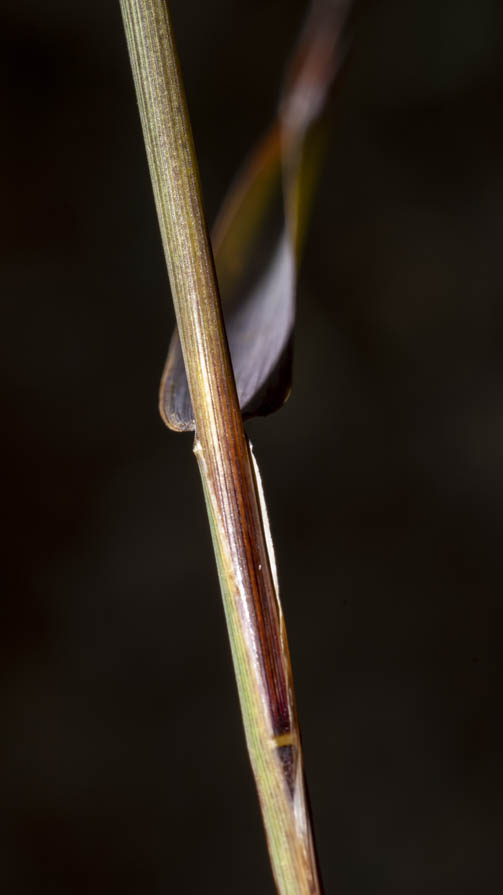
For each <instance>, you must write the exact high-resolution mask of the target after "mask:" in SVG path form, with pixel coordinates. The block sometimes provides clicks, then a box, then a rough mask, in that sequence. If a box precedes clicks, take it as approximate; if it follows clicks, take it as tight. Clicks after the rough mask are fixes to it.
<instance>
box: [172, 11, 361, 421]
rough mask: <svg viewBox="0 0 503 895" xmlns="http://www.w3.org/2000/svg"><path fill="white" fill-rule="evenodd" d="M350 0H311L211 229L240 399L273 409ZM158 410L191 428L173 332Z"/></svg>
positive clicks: (286, 369)
mask: <svg viewBox="0 0 503 895" xmlns="http://www.w3.org/2000/svg"><path fill="white" fill-rule="evenodd" d="M347 8H348V2H347V0H321V2H317V3H314V4H313V6H312V10H311V13H310V15H309V16H308V19H307V22H306V25H305V28H304V30H303V32H302V34H301V37H300V40H299V42H298V45H297V48H296V51H295V53H294V55H293V58H292V62H291V64H290V66H289V70H288V73H287V77H286V79H285V88H284V91H283V95H282V97H281V100H280V103H279V109H278V117H277V120H276V121H275V122H274V123H273V125H272V127H271V128H270V130H269V131H268V133H267V134H266V135H265V137H264V138H263V139H262V140H261V141H260V143H259V145H258V147H257V148H256V150H255V152H254V153H253V154H252V156H251V158H250V160H249V161H248V164H247V165H245V168H244V170H243V172H242V174H241V175H240V176H239V177H238V178H237V180H236V182H235V184H234V185H233V187H232V188H231V190H230V193H229V195H228V197H227V199H226V200H225V202H224V204H223V207H222V209H221V212H220V214H219V217H218V219H217V222H216V225H215V228H214V232H213V248H214V257H215V266H216V270H217V275H218V281H219V286H220V294H221V297H222V301H223V310H224V318H225V324H226V330H227V339H228V342H229V349H230V354H231V358H232V365H233V369H234V376H235V380H236V388H237V393H238V398H239V405H240V408H241V411H242V413H243V415H244V416H245V417H251V416H262V415H265V414H268V413H272V412H274V411H275V410H277V409H279V408H280V407H281V406H282V405H283V404H284V403H285V401H286V400H287V398H288V395H289V393H290V389H291V368H292V346H293V327H294V321H295V298H296V280H297V268H298V261H299V257H300V251H301V245H302V242H303V235H304V232H305V226H306V220H307V217H308V208H309V205H310V199H311V197H312V194H313V192H314V185H315V182H316V176H315V175H316V170H317V167H318V164H317V161H318V157H319V153H317V152H316V146H317V142H318V134H317V130H316V123H317V122H318V120H319V118H320V116H321V114H322V112H323V109H324V105H325V101H326V98H327V95H328V92H329V88H330V86H331V83H332V81H333V78H334V76H335V74H336V71H337V69H338V67H339V65H340V58H339V57H340V55H341V54H340V53H339V43H340V40H339V38H340V35H341V31H342V26H343V23H344V19H345V14H346V11H347ZM160 413H161V416H162V418H163V420H164V422H165V423H166V424H167V426H169V428H171V429H175V430H176V431H179V432H180V431H182V432H183V431H191V430H193V429H194V428H195V424H194V415H193V411H192V404H191V400H190V395H189V390H188V384H187V378H186V375H185V367H184V362H183V357H182V352H181V347H180V341H179V338H178V334H177V332H176V331H175V333H174V335H173V338H172V340H171V345H170V348H169V353H168V358H167V362H166V366H165V369H164V373H163V377H162V380H161V389H160Z"/></svg>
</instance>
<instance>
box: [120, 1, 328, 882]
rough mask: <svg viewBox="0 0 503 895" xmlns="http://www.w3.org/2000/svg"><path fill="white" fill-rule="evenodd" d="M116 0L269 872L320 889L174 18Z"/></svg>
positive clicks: (287, 671)
mask: <svg viewBox="0 0 503 895" xmlns="http://www.w3.org/2000/svg"><path fill="white" fill-rule="evenodd" d="M121 7H122V13H123V18H124V23H125V28H126V34H127V40H128V46H129V53H130V58H131V64H132V69H133V74H134V79H135V85H136V92H137V97H138V104H139V108H140V114H141V120H142V125H143V132H144V138H145V145H146V149H147V156H148V161H149V166H150V173H151V178H152V184H153V189H154V195H155V201H156V206H157V214H158V218H159V224H160V229H161V235H162V240H163V245H164V251H165V255H166V261H167V265H168V271H169V278H170V283H171V290H172V294H173V300H174V305H175V311H176V318H177V324H178V331H179V334H180V341H181V346H182V352H183V357H184V362H185V368H186V373H187V379H188V384H189V391H190V397H191V401H192V407H193V412H194V419H195V444H194V451H195V454H196V457H197V461H198V464H199V468H200V472H201V477H202V482H203V487H204V492H205V497H206V502H207V508H208V514H209V518H210V523H211V529H212V536H213V543H214V548H215V554H216V558H217V565H218V571H219V578H220V585H221V589H222V596H223V601H224V607H225V613H226V618H227V625H228V630H229V637H230V642H231V648H232V654H233V660H234V668H235V673H236V678H237V683H238V690H239V698H240V704H241V711H242V715H243V723H244V728H245V733H246V740H247V745H248V750H249V754H250V760H251V764H252V768H253V772H254V775H255V780H256V784H257V789H258V794H259V799H260V805H261V809H262V814H263V820H264V826H265V830H266V835H267V840H268V846H269V852H270V856H271V864H272V869H273V873H274V878H275V881H276V885H277V888H278V891H279V893H281V895H316V893H319V892H320V884H319V879H318V872H317V867H316V860H315V856H314V849H313V843H312V835H311V828H310V821H309V814H308V810H307V805H306V795H305V788H304V779H303V768H302V753H301V744H300V737H299V728H298V724H297V717H296V709H295V700H294V694H293V684H292V675H291V667H290V659H289V653H288V645H287V639H286V631H285V626H284V621H283V614H282V611H281V606H280V603H279V599H278V590H277V581H276V573H275V565H274V556H273V552H272V545H271V540H270V535H269V531H268V522H267V515H266V512H265V507H264V503H263V497H262V491H261V486H260V481H259V478H258V471H257V468H256V465H255V463H254V460H253V457H252V454H251V449H250V447H249V444H248V442H247V439H246V436H245V433H244V429H243V422H242V416H241V412H240V409H239V405H238V400H237V395H236V388H235V384H234V377H233V372H232V367H231V362H230V357H229V351H228V346H227V340H226V335H225V330H224V325H223V318H222V312H221V306H220V300H219V295H218V287H217V282H216V277H215V272H214V265H213V259H212V253H211V248H210V243H209V239H208V231H207V226H206V221H205V217H204V213H203V209H202V203H201V191H200V186H199V176H198V168H197V162H196V156H195V151H194V145H193V139H192V134H191V130H190V124H189V118H188V114H187V108H186V102H185V97H184V91H183V87H182V82H181V77H180V70H179V65H178V61H177V55H176V50H175V46H174V42H173V34H172V27H171V22H170V18H169V14H168V10H167V6H166V3H165V2H164V0H121Z"/></svg>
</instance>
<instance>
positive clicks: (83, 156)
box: [0, 0, 503, 895]
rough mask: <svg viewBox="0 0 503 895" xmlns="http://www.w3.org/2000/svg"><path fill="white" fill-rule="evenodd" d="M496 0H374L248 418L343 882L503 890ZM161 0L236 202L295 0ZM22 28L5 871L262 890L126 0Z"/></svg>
mask: <svg viewBox="0 0 503 895" xmlns="http://www.w3.org/2000/svg"><path fill="white" fill-rule="evenodd" d="M500 7H501V3H500V2H499V0H492V2H491V0H471V2H470V0H448V2H441V3H439V2H437V0H395V2H393V0H383V2H375V3H366V4H365V5H362V6H360V7H359V9H358V11H357V16H356V20H355V25H354V32H353V52H352V56H351V59H350V61H349V65H348V67H347V70H346V73H345V76H344V78H343V80H342V82H341V85H340V89H339V92H338V94H337V97H336V99H335V101H334V103H333V105H332V119H333V124H332V138H331V144H330V148H329V151H328V154H327V161H326V169H325V173H324V179H323V182H322V185H321V189H320V190H319V193H318V197H317V200H316V203H315V209H314V215H313V222H312V228H311V231H310V237H309V241H308V246H307V251H306V257H305V263H304V267H303V272H302V276H301V282H300V292H299V323H298V328H297V339H296V364H295V386H294V391H293V395H292V398H291V399H290V402H289V403H288V405H287V406H286V407H285V408H284V409H283V410H282V411H281V412H280V413H279V414H278V415H277V416H275V417H271V418H269V419H266V420H261V421H256V422H255V423H253V424H252V425H251V426H250V429H251V431H252V436H253V439H254V442H255V446H256V452H257V456H258V459H259V462H260V464H261V467H262V473H263V478H264V484H265V488H266V493H267V496H268V502H269V508H270V516H271V522H272V527H273V533H274V535H275V540H276V545H277V554H278V561H279V569H280V579H281V583H282V593H283V602H284V607H285V613H286V617H287V622H288V627H289V635H290V645H291V651H292V655H293V662H294V672H295V678H296V685H297V694H298V701H299V709H300V714H301V720H302V727H303V734H304V744H305V754H306V764H307V772H308V777H309V781H310V789H311V796H312V802H313V810H314V816H315V823H316V828H317V831H318V842H319V851H320V855H321V864H322V870H323V875H324V878H325V882H326V889H327V893H344V895H349V893H355V895H356V893H358V895H370V893H376V895H377V893H386V895H388V893H399V895H416V893H417V895H419V893H426V892H427V893H429V895H437V893H438V895H440V893H442V895H445V893H453V895H454V893H456V895H464V893H466V895H468V893H470V895H472V893H473V895H475V893H477V895H478V893H484V895H492V893H497V892H500V891H501V890H502V883H503V880H502V873H501V834H502V823H501V816H502V800H501V783H502V779H501V778H502V773H501V742H500V740H499V728H500V720H501V719H500V713H501V690H500V678H499V674H498V671H499V669H500V667H501V652H500V650H501V636H502V601H501V580H502V565H503V563H502V557H501V522H502V510H503V464H502V452H503V417H502V413H501V398H502V380H503V360H502V353H501V348H502V342H503V330H502V324H503V308H502V292H503V266H502V251H501V244H502V223H503V127H502V115H501V106H502V88H503V54H502V49H503V27H502V21H501V11H500ZM172 10H173V16H174V21H175V26H176V31H177V35H178V43H179V50H180V55H181V59H182V65H183V70H184V73H185V77H186V87H187V93H188V98H189V105H190V109H191V113H192V117H193V126H194V132H195V138H196V144H197V148H198V152H199V156H200V165H201V174H202V180H203V185H204V192H205V196H206V200H207V207H208V213H209V217H210V218H213V217H214V214H215V212H216V209H217V207H218V204H219V201H220V199H221V197H222V195H223V193H224V191H225V188H226V186H227V185H228V183H229V180H230V178H231V177H232V175H233V173H234V171H235V170H236V167H237V166H238V164H239V163H240V161H241V159H242V158H243V156H244V154H245V153H246V151H247V150H248V149H249V147H250V146H251V144H252V143H253V140H254V139H255V138H256V137H257V135H258V134H259V133H260V132H261V131H262V129H263V128H264V127H265V126H266V125H267V123H268V121H269V120H270V117H271V115H272V114H273V110H274V104H275V98H276V95H277V88H278V84H279V80H280V76H281V72H282V70H283V65H284V60H285V58H286V57H287V55H288V52H289V49H290V48H291V46H292V43H293V41H294V39H295V34H296V32H297V29H298V27H299V24H300V22H301V20H302V15H303V10H304V4H303V3H302V2H297V0H295V2H294V0H268V2H259V0H253V2H251V0H250V2H239V3H237V2H235V3H231V2H225V0H214V2H211V3H208V2H206V3H202V2H196V0H183V2H182V0H176V2H175V0H173V2H172ZM0 25H1V28H0V34H1V37H0V42H1V53H0V66H1V70H2V71H1V78H0V91H1V108H2V140H1V144H0V160H1V165H0V176H1V180H2V196H3V201H2V208H3V214H2V220H1V240H0V252H1V268H0V272H1V283H2V297H3V309H4V310H3V315H2V316H3V325H2V354H1V358H2V365H3V367H4V371H3V373H4V375H3V377H2V398H3V401H2V411H1V412H2V424H3V437H2V448H3V460H2V466H3V470H4V473H5V485H4V500H3V520H4V527H5V534H4V538H3V544H4V545H5V546H6V551H5V557H4V562H3V566H4V569H5V571H6V572H7V584H6V586H5V588H4V590H3V595H2V602H1V607H2V608H1V637H2V652H1V663H2V664H1V668H2V696H1V705H0V710H1V718H2V735H1V739H0V769H1V800H0V827H1V830H0V833H1V835H0V852H1V853H0V885H1V891H2V892H5V893H6V895H30V893H33V895H36V893H49V895H62V893H76V895H79V893H90V892H92V893H94V895H101V893H103V895H105V893H106V895H114V893H121V895H165V893H168V892H172V891H173V892H174V891H176V892H187V893H192V892H193V893H200V892H215V893H217V892H219V893H220V892H223V893H227V892H228V893H231V892H233V893H235V892H239V893H241V895H248V893H250V895H251V893H254V895H256V893H258V892H261V893H264V895H265V893H271V895H272V892H273V885H272V881H271V878H270V871H269V869H268V864H267V858H266V853H265V847H264V842H263V836H262V831H261V825H260V818H259V814H258V809H257V807H256V803H255V794H254V787H253V783H252V779H251V774H250V772H249V769H248V765H247V758H246V754H245V748H244V743H243V736H242V732H241V729H240V720H239V712H238V706H237V700H236V695H235V688H234V683H233V676H232V670H231V664H230V656H229V650H228V646H227V641H226V633H225V629H224V619H223V613H222V610H221V606H220V596H219V592H218V587H217V580H216V573H215V571H214V562H213V558H212V554H211V547H210V539H209V534H208V531H207V523H206V519H205V513H204V508H203V502H202V494H201V488H200V483H199V480H198V474H197V468H196V464H195V462H194V460H193V457H192V454H191V438H190V437H189V436H181V435H175V434H173V433H170V432H168V431H167V430H165V429H164V428H163V426H162V424H161V422H160V420H159V417H158V414H157V409H156V403H157V388H158V381H159V377H160V374H161V370H162V366H163V362H164V357H165V353H166V350H167V345H168V340H169V336H170V332H171V329H172V322H173V321H172V316H173V315H172V309H171V301H170V295H169V288H168V285H167V278H166V273H165V267H164V261H163V256H162V251H161V245H160V239H159V235H158V230H157V224H156V219H155V215H154V208H153V201H152V196H151V190H150V184H149V180H148V174H147V166H146V161H145V156H144V149H143V145H142V139H141V133H140V126H139V121H138V116H137V112H136V107H135V99H134V94H133V87H132V81H131V76H130V72H129V64H128V60H127V55H126V49H125V41H124V38H123V33H122V24H121V19H120V14H119V6H118V3H116V2H110V3H105V2H103V3H97V2H95V3H90V2H84V0H78V2H77V0H74V2H72V3H68V2H63V0H51V2H50V3H47V4H40V3H35V2H33V0H32V2H28V0H26V2H23V3H19V2H17V0H16V2H14V0H7V2H4V3H3V5H2V11H1V13H0Z"/></svg>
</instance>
